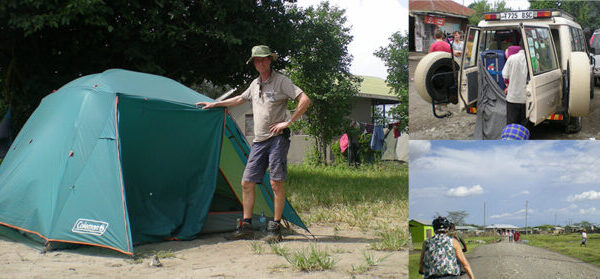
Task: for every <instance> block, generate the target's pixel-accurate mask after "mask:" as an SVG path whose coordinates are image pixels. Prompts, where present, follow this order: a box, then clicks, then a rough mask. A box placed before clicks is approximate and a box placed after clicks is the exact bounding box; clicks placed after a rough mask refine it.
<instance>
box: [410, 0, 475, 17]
mask: <svg viewBox="0 0 600 279" xmlns="http://www.w3.org/2000/svg"><path fill="white" fill-rule="evenodd" d="M408 8H409V10H411V11H427V12H441V13H446V14H454V15H460V16H465V17H468V16H470V15H472V14H473V13H474V12H475V10H473V9H469V8H467V7H465V6H463V5H461V4H459V3H456V2H454V1H452V0H409V1H408Z"/></svg>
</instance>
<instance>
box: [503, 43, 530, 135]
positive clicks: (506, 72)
mask: <svg viewBox="0 0 600 279" xmlns="http://www.w3.org/2000/svg"><path fill="white" fill-rule="evenodd" d="M520 47H521V48H520V50H519V52H517V53H515V54H513V55H511V56H510V57H509V58H508V59H507V60H506V63H505V64H504V69H502V77H504V78H505V79H508V80H510V83H509V84H508V88H507V93H506V124H507V125H508V124H519V125H522V126H525V127H527V126H528V125H527V124H528V123H527V122H528V121H527V117H526V115H525V102H526V96H525V87H526V85H527V61H526V59H525V52H524V51H523V49H524V48H523V41H522V40H521V42H520Z"/></svg>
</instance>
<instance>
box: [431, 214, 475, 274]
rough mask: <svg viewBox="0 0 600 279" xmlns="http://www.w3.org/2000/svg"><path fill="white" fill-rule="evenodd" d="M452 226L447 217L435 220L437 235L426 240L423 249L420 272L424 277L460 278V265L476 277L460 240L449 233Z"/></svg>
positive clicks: (434, 225)
mask: <svg viewBox="0 0 600 279" xmlns="http://www.w3.org/2000/svg"><path fill="white" fill-rule="evenodd" d="M450 226H451V223H450V221H448V219H446V218H445V217H441V216H440V217H438V218H436V219H435V220H433V230H434V232H435V235H434V236H432V237H430V238H429V239H427V240H425V242H423V249H421V259H420V262H419V273H421V274H423V278H426V279H428V278H446V279H450V278H460V265H462V267H463V268H464V270H465V271H466V273H467V275H468V276H469V278H470V279H473V278H475V277H474V275H473V272H472V271H471V266H470V265H469V262H468V261H467V258H465V255H464V254H463V252H462V250H461V248H462V247H461V246H460V243H459V241H458V240H456V239H455V238H453V237H451V236H450V235H448V232H449V229H450ZM459 264H460V265H459Z"/></svg>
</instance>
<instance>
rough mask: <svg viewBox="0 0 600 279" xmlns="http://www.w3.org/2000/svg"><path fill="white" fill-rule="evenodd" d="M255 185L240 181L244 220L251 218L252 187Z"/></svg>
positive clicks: (252, 205)
mask: <svg viewBox="0 0 600 279" xmlns="http://www.w3.org/2000/svg"><path fill="white" fill-rule="evenodd" d="M255 185H256V183H254V182H250V181H242V206H243V207H244V219H251V218H252V210H254V186H255Z"/></svg>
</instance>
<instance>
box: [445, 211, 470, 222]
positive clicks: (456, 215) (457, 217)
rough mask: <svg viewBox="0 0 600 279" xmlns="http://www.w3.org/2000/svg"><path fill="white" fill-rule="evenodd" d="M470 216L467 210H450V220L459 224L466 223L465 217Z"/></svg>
mask: <svg viewBox="0 0 600 279" xmlns="http://www.w3.org/2000/svg"><path fill="white" fill-rule="evenodd" d="M468 216H469V213H467V211H465V210H456V211H448V216H447V217H446V218H448V220H450V222H452V223H453V224H455V225H457V226H461V225H463V224H464V223H465V219H466V218H467V217H468Z"/></svg>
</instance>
